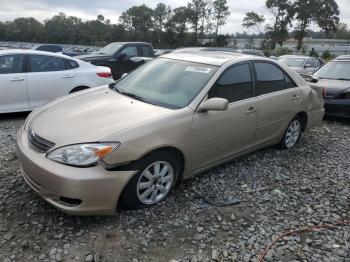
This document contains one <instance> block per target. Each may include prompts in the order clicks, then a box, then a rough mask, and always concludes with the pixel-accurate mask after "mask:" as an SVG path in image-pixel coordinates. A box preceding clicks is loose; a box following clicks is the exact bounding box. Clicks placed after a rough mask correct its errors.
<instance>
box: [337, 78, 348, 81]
mask: <svg viewBox="0 0 350 262" xmlns="http://www.w3.org/2000/svg"><path fill="white" fill-rule="evenodd" d="M335 80H343V81H350V78H337V79H335Z"/></svg>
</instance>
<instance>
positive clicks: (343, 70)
mask: <svg viewBox="0 0 350 262" xmlns="http://www.w3.org/2000/svg"><path fill="white" fill-rule="evenodd" d="M349 72H350V62H329V63H327V64H326V65H324V66H323V67H321V69H320V70H318V71H317V72H316V73H315V75H316V76H318V77H319V78H320V79H323V78H324V79H336V80H350V76H349Z"/></svg>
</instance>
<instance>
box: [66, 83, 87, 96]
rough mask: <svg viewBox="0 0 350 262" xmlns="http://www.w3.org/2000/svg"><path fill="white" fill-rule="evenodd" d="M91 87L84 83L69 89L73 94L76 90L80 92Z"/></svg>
mask: <svg viewBox="0 0 350 262" xmlns="http://www.w3.org/2000/svg"><path fill="white" fill-rule="evenodd" d="M89 88H90V87H88V86H84V85H81V86H76V87H74V88H73V89H72V90H70V91H69V94H72V93H75V92H78V91H82V90H85V89H89Z"/></svg>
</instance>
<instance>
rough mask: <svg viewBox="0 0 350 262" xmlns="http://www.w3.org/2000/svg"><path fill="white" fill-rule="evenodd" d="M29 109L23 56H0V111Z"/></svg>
mask: <svg viewBox="0 0 350 262" xmlns="http://www.w3.org/2000/svg"><path fill="white" fill-rule="evenodd" d="M26 109H29V101H28V94H27V75H26V72H25V56H24V55H21V54H13V55H3V56H0V112H7V111H9V112H10V111H21V110H26Z"/></svg>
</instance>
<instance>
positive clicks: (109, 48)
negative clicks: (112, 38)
mask: <svg viewBox="0 0 350 262" xmlns="http://www.w3.org/2000/svg"><path fill="white" fill-rule="evenodd" d="M122 46H123V45H122V44H118V43H110V44H109V45H106V46H105V47H103V48H101V49H100V50H98V53H99V54H102V55H110V56H112V55H114V54H115V53H116V52H117V51H118V50H119V49H120V48H121V47H122Z"/></svg>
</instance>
